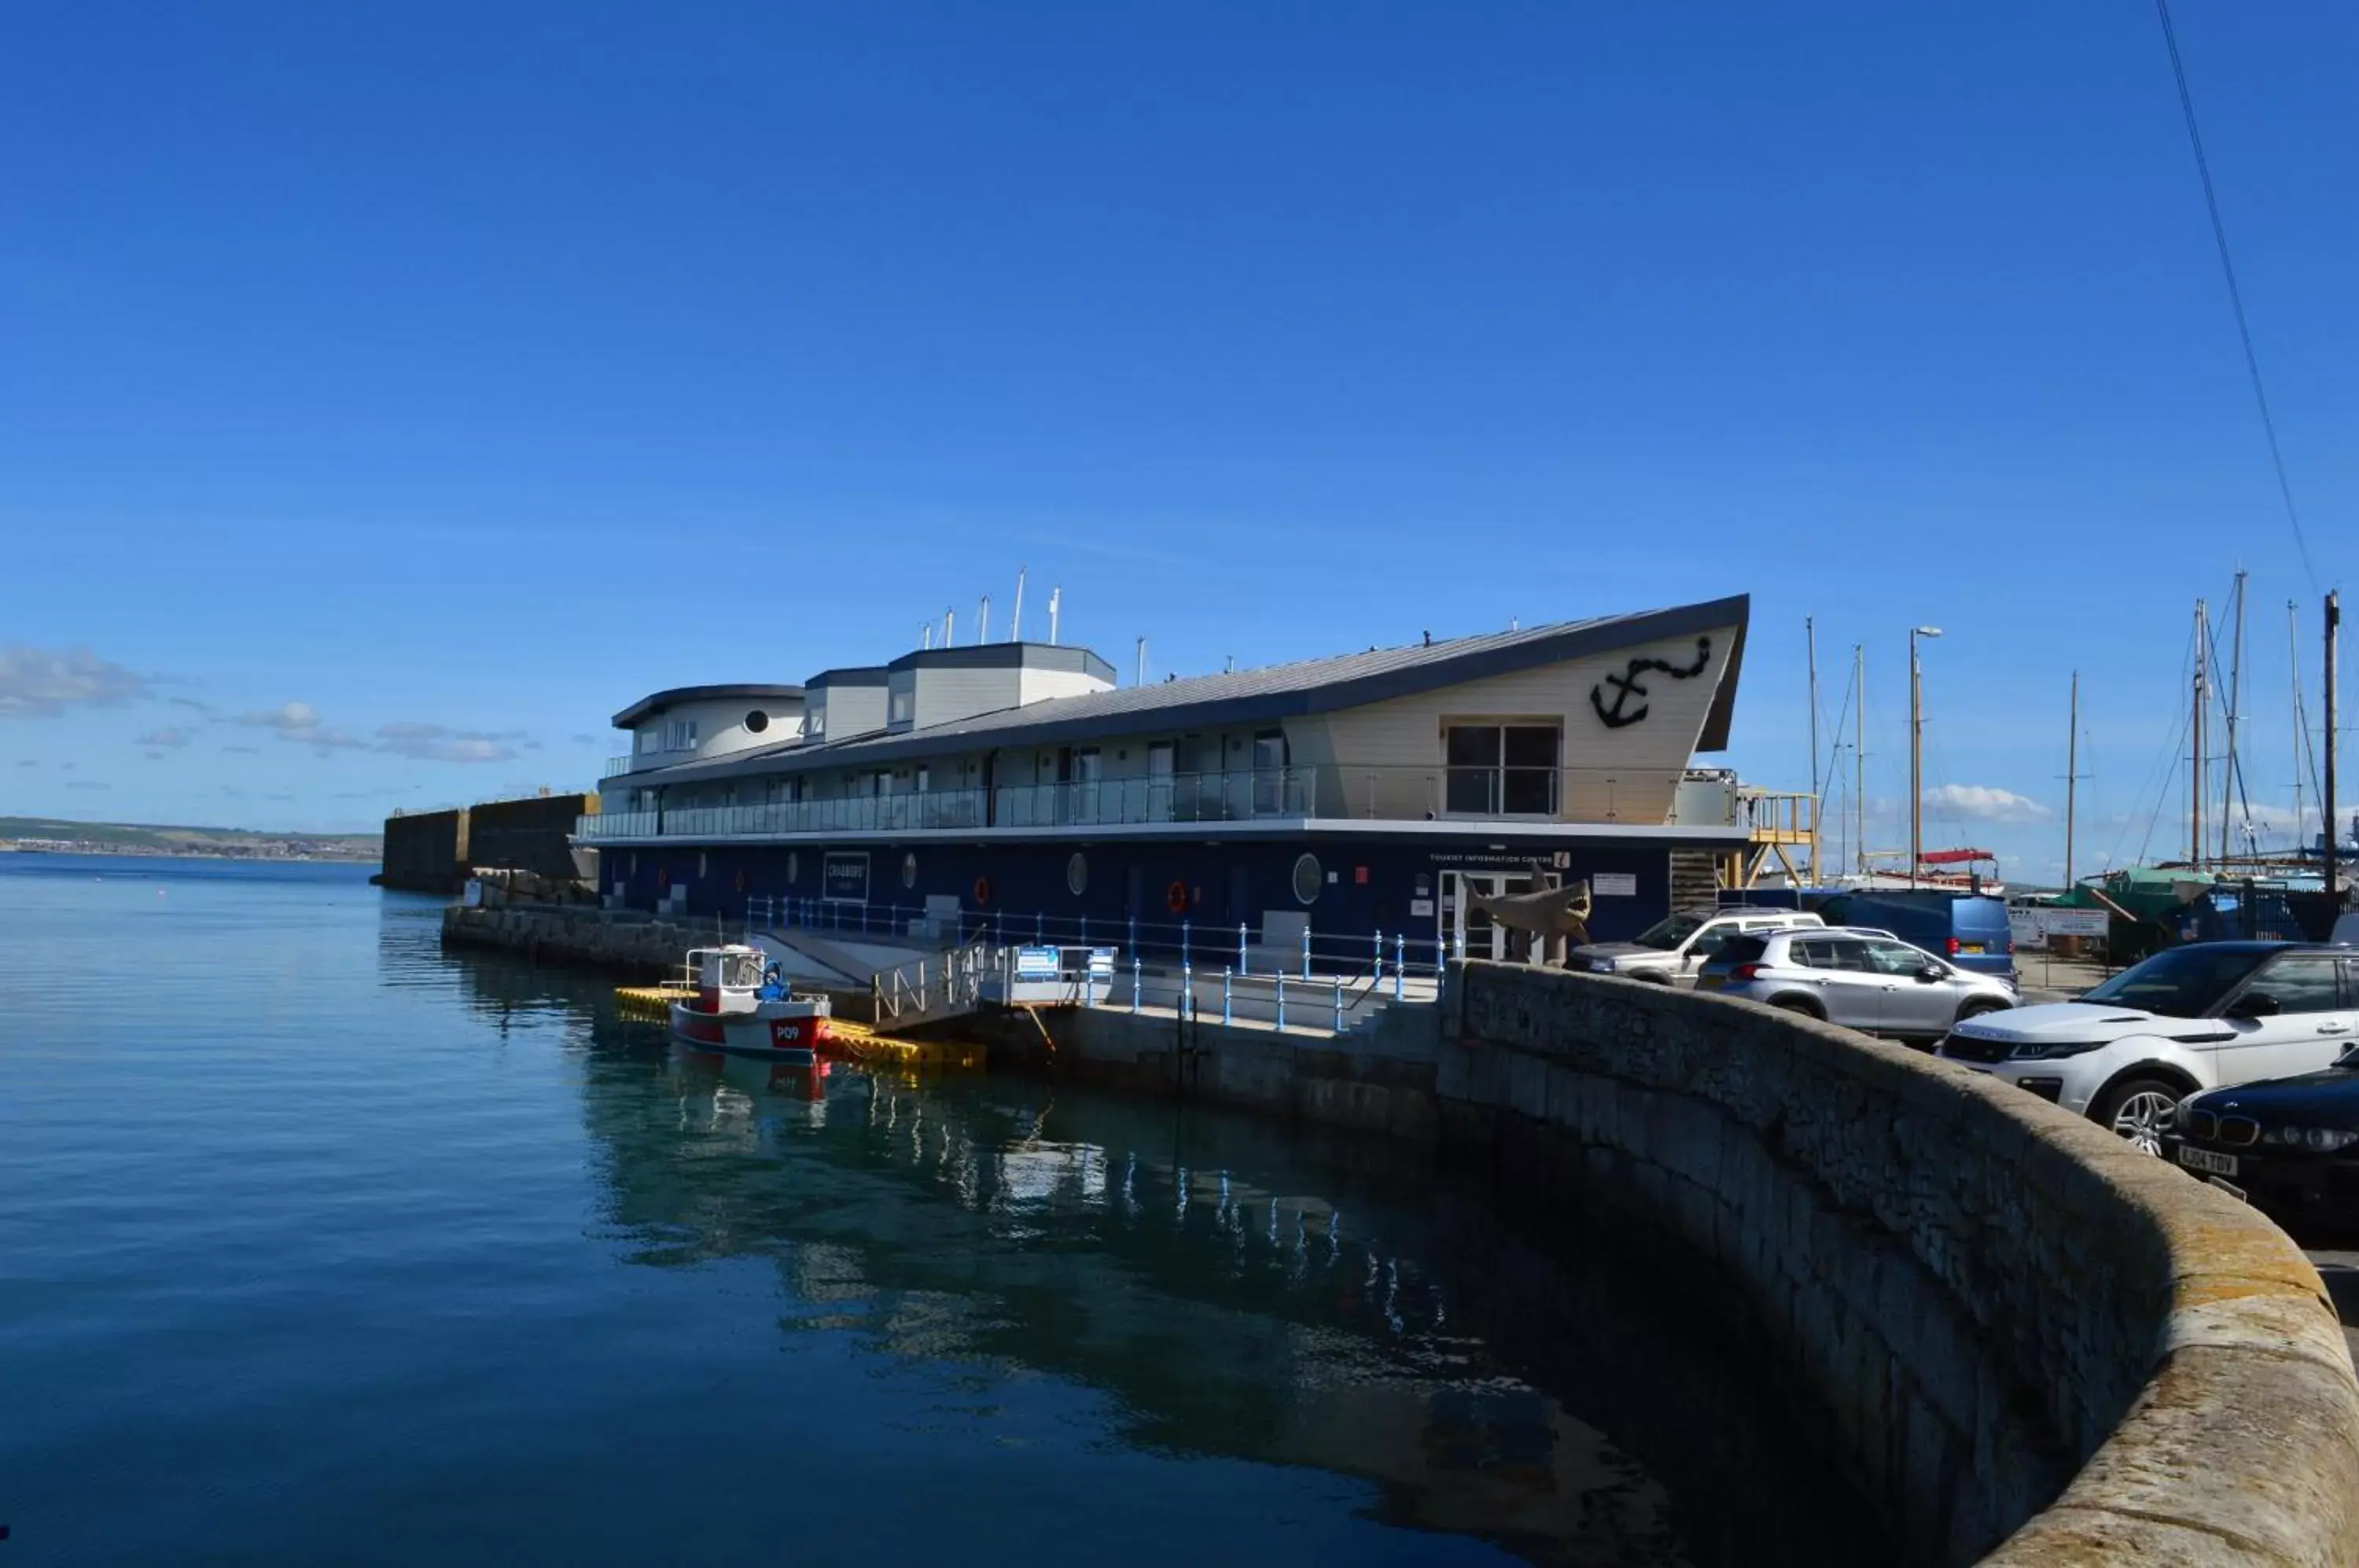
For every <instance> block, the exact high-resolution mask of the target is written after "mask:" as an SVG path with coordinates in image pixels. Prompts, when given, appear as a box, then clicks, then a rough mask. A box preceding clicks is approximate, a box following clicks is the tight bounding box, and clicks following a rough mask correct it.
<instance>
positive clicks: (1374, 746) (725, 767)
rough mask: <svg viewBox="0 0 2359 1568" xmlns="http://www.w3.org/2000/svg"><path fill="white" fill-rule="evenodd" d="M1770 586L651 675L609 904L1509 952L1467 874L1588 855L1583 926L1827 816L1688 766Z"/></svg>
mask: <svg viewBox="0 0 2359 1568" xmlns="http://www.w3.org/2000/svg"><path fill="white" fill-rule="evenodd" d="M1747 614H1748V601H1747V599H1746V598H1745V596H1743V595H1737V596H1733V597H1729V598H1723V599H1716V600H1712V601H1709V602H1706V603H1701V604H1685V605H1680V606H1677V607H1674V608H1669V609H1662V610H1653V611H1647V612H1644V613H1639V614H1631V615H1609V616H1603V617H1599V618H1594V619H1588V620H1579V621H1568V622H1562V623H1558V624H1554V625H1545V626H1524V627H1518V628H1517V629H1513V630H1508V631H1501V632H1493V633H1487V634H1484V635H1479V636H1473V637H1450V638H1435V637H1430V636H1427V637H1423V638H1421V639H1420V640H1419V641H1417V642H1414V643H1410V644H1408V645H1407V646H1403V647H1395V648H1369V649H1367V650H1365V651H1364V652H1355V653H1344V654H1338V655H1335V656H1333V657H1330V658H1321V659H1306V660H1302V661H1299V662H1296V663H1289V664H1280V665H1273V666H1268V667H1266V668H1261V669H1247V670H1233V671H1230V672H1226V673H1222V674H1216V675H1203V676H1196V677H1192V678H1186V679H1172V680H1169V681H1163V682H1160V683H1155V684H1147V685H1138V684H1133V685H1127V686H1125V685H1123V684H1121V683H1120V682H1119V681H1118V678H1117V675H1116V671H1115V670H1114V667H1113V666H1112V665H1110V664H1109V663H1108V662H1107V661H1106V660H1105V659H1102V658H1100V657H1099V656H1098V655H1097V654H1095V653H1093V652H1091V651H1090V650H1088V649H1087V648H1079V647H1073V646H1064V645H1058V644H1054V643H1040V642H1016V641H1009V642H984V643H973V644H966V645H961V646H955V647H934V648H921V649H919V650H917V651H915V652H911V653H908V654H904V655H902V656H901V657H900V658H898V659H894V660H892V661H891V662H890V663H887V664H883V665H875V666H860V667H846V668H841V669H832V670H825V671H822V672H821V673H819V674H817V675H813V676H811V677H810V679H809V680H807V681H804V682H803V683H802V684H801V685H799V686H794V685H716V686H693V687H683V688H679V689H676V690H672V691H658V692H656V693H654V694H652V695H650V696H647V697H645V698H642V699H641V700H639V701H638V702H634V703H632V704H631V705H630V706H629V707H627V708H625V709H624V710H623V711H622V712H620V713H616V714H615V715H614V725H615V727H616V728H617V729H620V730H622V731H623V732H625V734H626V735H628V736H629V737H630V745H629V748H628V750H627V752H626V753H625V755H623V756H621V757H616V758H614V760H613V762H611V763H610V764H609V765H608V769H607V778H606V780H605V783H604V785H603V790H602V809H601V810H600V811H599V812H598V813H597V814H595V815H590V816H585V817H583V818H582V821H581V822H580V824H579V827H578V830H577V831H578V837H579V840H580V842H581V843H582V844H585V845H590V846H593V847H595V848H596V849H597V850H598V851H599V864H600V870H599V891H600V893H601V895H602V897H603V898H604V900H605V901H606V902H607V903H608V904H609V905H610V906H611V907H615V908H629V909H647V910H662V911H665V912H669V913H674V914H688V915H691V916H712V915H719V916H723V917H734V916H736V915H738V914H740V913H741V912H742V911H743V910H744V909H745V908H746V906H747V904H748V902H749V900H761V901H762V902H764V903H769V902H772V901H778V900H791V901H793V902H794V903H796V904H797V905H798V907H801V908H820V909H826V910H832V911H834V912H835V913H836V914H838V915H839V916H842V917H843V923H844V924H846V925H852V924H855V923H856V924H859V925H860V926H861V927H862V928H863V929H871V930H882V929H888V928H889V929H908V927H910V926H919V928H920V929H921V931H923V933H924V934H929V935H931V934H937V933H940V932H943V931H960V930H966V931H972V930H973V929H974V928H975V927H976V926H977V925H978V924H986V925H987V924H990V923H992V922H1000V923H1001V928H1002V931H1003V933H1004V934H1006V935H1009V936H1011V937H1012V936H1016V935H1018V934H1024V933H1027V932H1029V931H1033V930H1039V929H1046V930H1049V931H1052V932H1053V933H1054V934H1056V935H1058V936H1059V937H1060V938H1063V939H1066V940H1071V937H1072V936H1073V934H1074V932H1075V931H1082V932H1083V933H1084V934H1083V940H1084V941H1087V940H1089V935H1088V933H1091V932H1094V933H1095V934H1096V935H1097V937H1098V939H1100V940H1103V941H1108V942H1116V941H1120V940H1122V936H1123V933H1124V932H1125V931H1128V932H1131V933H1133V938H1134V940H1135V941H1146V940H1147V939H1145V938H1141V937H1138V936H1137V935H1136V933H1137V932H1139V931H1141V929H1142V928H1146V929H1149V930H1155V931H1164V932H1166V933H1168V932H1169V931H1171V930H1172V929H1174V928H1177V927H1180V926H1186V925H1192V926H1193V928H1194V929H1195V930H1196V931H1212V930H1215V929H1226V930H1231V931H1234V928H1237V927H1240V926H1243V927H1245V928H1247V930H1248V931H1250V932H1251V933H1252V937H1253V940H1254V941H1255V942H1256V943H1266V944H1268V945H1269V946H1271V947H1273V948H1277V949H1278V950H1280V951H1283V950H1284V949H1285V948H1286V947H1287V945H1288V943H1289V942H1293V941H1294V940H1296V938H1297V937H1298V936H1299V932H1300V931H1302V930H1303V929H1304V928H1306V927H1309V928H1312V929H1315V930H1316V931H1317V932H1318V933H1319V936H1320V940H1321V945H1322V946H1324V945H1325V944H1326V943H1327V942H1328V941H1329V940H1330V939H1334V940H1345V939H1351V940H1364V939H1367V938H1371V937H1373V936H1374V935H1375V933H1377V932H1383V933H1386V939H1387V942H1391V941H1393V940H1395V939H1397V938H1399V937H1402V936H1406V937H1407V938H1408V940H1409V941H1410V942H1413V943H1415V944H1417V945H1418V946H1419V947H1420V948H1422V949H1423V950H1424V951H1425V952H1426V953H1428V954H1429V955H1430V954H1431V953H1433V952H1434V951H1435V949H1436V947H1437V946H1438V947H1439V948H1440V949H1441V950H1444V951H1449V952H1457V951H1463V952H1464V953H1467V954H1468V955H1469V956H1473V957H1491V956H1499V957H1504V956H1506V955H1507V947H1506V937H1507V933H1506V932H1505V931H1499V930H1497V929H1496V928H1495V927H1493V926H1492V925H1491V924H1490V922H1489V920H1488V918H1487V916H1486V915H1485V913H1484V911H1483V909H1481V908H1480V907H1479V906H1478V905H1477V904H1476V903H1475V902H1474V899H1475V898H1477V897H1481V896H1497V895H1500V894H1505V893H1511V892H1517V891H1523V890H1527V889H1529V888H1531V887H1536V886H1540V885H1545V884H1546V883H1551V882H1552V883H1557V884H1560V885H1565V886H1568V887H1569V886H1571V884H1574V883H1576V882H1585V883H1586V884H1588V886H1589V888H1590V890H1591V893H1592V896H1593V913H1592V915H1591V918H1590V928H1591V931H1592V932H1593V934H1594V935H1595V936H1596V937H1597V938H1598V939H1600V940H1613V939H1615V938H1624V937H1628V936H1632V935H1635V934H1636V933H1637V932H1639V931H1643V930H1644V929H1645V928H1646V927H1647V926H1648V925H1651V924H1653V923H1654V922H1655V921H1657V920H1660V919H1662V918H1663V916H1664V915H1665V914H1666V913H1668V912H1669V910H1670V909H1673V908H1674V907H1686V906H1688V905H1691V904H1693V903H1695V902H1699V901H1701V902H1706V903H1708V902H1710V901H1711V899H1712V897H1713V894H1714V891H1715V889H1717V888H1718V887H1723V886H1731V885H1743V884H1744V883H1745V882H1746V881H1747V880H1749V877H1750V876H1751V874H1752V871H1753V870H1754V869H1756V868H1757V866H1758V865H1759V863H1760V861H1761V860H1762V859H1763V857H1764V855H1765V854H1766V853H1767V852H1768V851H1769V850H1774V849H1776V848H1777V845H1778V844H1783V843H1800V842H1803V840H1804V838H1805V837H1806V835H1807V833H1809V832H1810V831H1811V830H1812V829H1813V828H1814V826H1815V823H1814V822H1812V821H1810V802H1809V798H1808V797H1806V796H1805V797H1790V796H1770V795H1766V794H1764V793H1762V792H1759V791H1755V790H1749V789H1744V788H1743V787H1741V786H1740V785H1739V783H1738V782H1737V780H1736V779H1735V777H1734V774H1733V773H1731V772H1730V771H1728V770H1726V769H1717V768H1698V767H1696V766H1695V759H1696V757H1698V756H1699V754H1709V753H1712V752H1716V751H1720V750H1722V749H1723V748H1724V747H1725V746H1726V745H1727V741H1728V735H1729V727H1730V724H1731V720H1732V717H1733V714H1734V706H1735V701H1736V693H1737V684H1738V676H1739V673H1740V670H1741V669H1742V665H1743V660H1744V650H1745V626H1746V619H1747ZM1155 945H1169V942H1168V940H1167V941H1165V942H1160V943H1157V944H1155Z"/></svg>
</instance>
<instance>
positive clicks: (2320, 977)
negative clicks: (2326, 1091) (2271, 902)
mask: <svg viewBox="0 0 2359 1568" xmlns="http://www.w3.org/2000/svg"><path fill="white" fill-rule="evenodd" d="M2339 969H2340V965H2339V964H2338V963H2337V961H2336V958H2335V955H2334V954H2332V953H2283V954H2280V955H2279V956H2278V957H2277V958H2274V959H2272V960H2270V961H2269V963H2268V964H2267V965H2265V966H2264V967H2263V968H2262V969H2261V971H2260V973H2259V974H2257V975H2254V976H2253V978H2252V979H2251V980H2250V981H2248V982H2246V983H2245V988H2244V990H2243V991H2242V992H2240V993H2239V994H2238V995H2239V997H2240V998H2244V999H2249V998H2251V997H2253V996H2267V997H2268V998H2269V1000H2270V1001H2272V1002H2274V1003H2276V1004H2277V1010H2276V1011H2275V1012H2273V1013H2270V1014H2268V1015H2267V1016H2266V1017H2262V1018H2249V1017H2245V1018H2239V1017H2235V1016H2234V1014H2235V1013H2236V1012H2237V1010H2238V1004H2237V1003H2236V1002H2234V1001H2232V1002H2231V1003H2230V1004H2229V1006H2228V1011H2229V1013H2230V1014H2231V1015H2232V1016H2230V1017H2228V1018H2223V1019H2222V1020H2221V1023H2222V1024H2223V1026H2224V1027H2225V1029H2226V1031H2227V1032H2228V1033H2230V1034H2232V1035H2233V1036H2234V1039H2232V1040H2223V1041H2221V1042H2220V1044H2219V1045H2218V1046H2217V1047H2216V1048H2215V1049H2214V1050H2213V1052H2212V1071H2213V1073H2216V1074H2217V1075H2218V1077H2219V1080H2220V1082H2221V1083H2223V1084H2229V1083H2252V1082H2253V1081H2254V1080H2256V1079H2259V1078H2290V1077H2292V1076H2294V1075H2295V1074H2297V1073H2315V1072H2317V1071H2318V1070H2319V1069H2320V1068H2321V1067H2331V1066H2332V1065H2333V1064H2334V1059H2335V1058H2336V1057H2338V1056H2340V1055H2342V1054H2343V1047H2345V1046H2347V1045H2349V1044H2350V1043H2351V1042H2352V1040H2354V1038H2359V1014H2354V1011H2353V1009H2352V1008H2350V1007H2346V1006H2345V1005H2344V1001H2345V999H2344V997H2343V995H2342V987H2341V985H2340V978H2341V977H2340V975H2339V973H2338V971H2339Z"/></svg>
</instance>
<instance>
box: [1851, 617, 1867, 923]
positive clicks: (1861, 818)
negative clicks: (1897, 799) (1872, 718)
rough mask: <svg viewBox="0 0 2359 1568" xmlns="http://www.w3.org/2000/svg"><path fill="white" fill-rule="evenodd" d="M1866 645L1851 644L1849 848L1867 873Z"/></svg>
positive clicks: (1860, 868) (1860, 869)
mask: <svg viewBox="0 0 2359 1568" xmlns="http://www.w3.org/2000/svg"><path fill="white" fill-rule="evenodd" d="M1866 650H1867V645H1866V644H1865V643H1860V642H1855V643H1854V644H1852V645H1851V689H1852V695H1853V696H1854V698H1855V699H1856V702H1855V703H1854V712H1853V713H1852V726H1851V761H1852V774H1853V779H1852V787H1851V809H1852V818H1853V822H1854V824H1855V825H1854V828H1853V836H1852V844H1851V852H1852V857H1853V859H1854V862H1855V863H1856V869H1857V870H1858V872H1859V874H1860V875H1861V876H1862V877H1864V876H1866V875H1867V651H1866Z"/></svg>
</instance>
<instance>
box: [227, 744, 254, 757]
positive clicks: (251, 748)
mask: <svg viewBox="0 0 2359 1568" xmlns="http://www.w3.org/2000/svg"><path fill="white" fill-rule="evenodd" d="M222 749H223V751H239V752H244V753H245V755H246V756H248V757H259V756H261V755H262V748H261V747H260V746H223V747H222Z"/></svg>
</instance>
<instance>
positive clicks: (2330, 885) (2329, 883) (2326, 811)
mask: <svg viewBox="0 0 2359 1568" xmlns="http://www.w3.org/2000/svg"><path fill="white" fill-rule="evenodd" d="M2342 638H2343V595H2342V594H2341V593H2329V594H2328V595H2327V596H2326V778H2325V779H2324V780H2323V785H2324V793H2325V796H2326V800H2325V802H2324V808H2323V811H2322V813H2321V815H2322V819H2323V821H2322V825H2323V826H2324V828H2325V829H2326V891H2327V893H2328V895H2329V896H2330V897H2332V898H2336V899H2337V900H2338V903H2337V905H2336V907H2337V908H2338V909H2339V908H2341V904H2340V902H2339V900H2340V899H2341V898H2342V891H2343V890H2342V885H2341V884H2340V883H2339V882H2337V881H2336V880H2335V871H2334V850H2335V843H2334V841H2335V836H2336V835H2335V826H2336V824H2335V821H2334V677H2335V673H2336V670H2335V664H2336V659H2335V645H2336V644H2338V643H2339V642H2341V641H2342Z"/></svg>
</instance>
